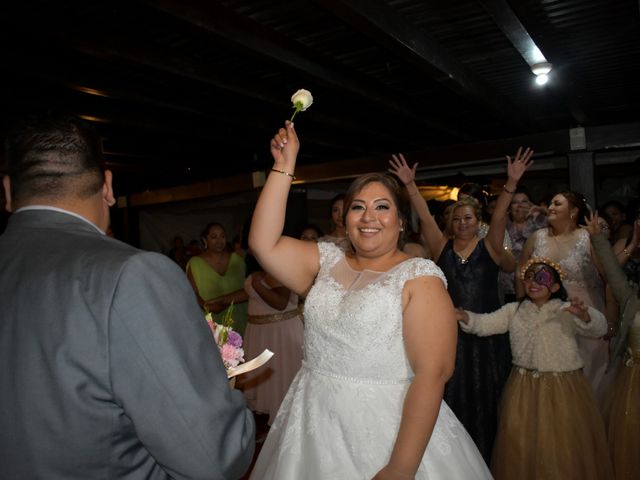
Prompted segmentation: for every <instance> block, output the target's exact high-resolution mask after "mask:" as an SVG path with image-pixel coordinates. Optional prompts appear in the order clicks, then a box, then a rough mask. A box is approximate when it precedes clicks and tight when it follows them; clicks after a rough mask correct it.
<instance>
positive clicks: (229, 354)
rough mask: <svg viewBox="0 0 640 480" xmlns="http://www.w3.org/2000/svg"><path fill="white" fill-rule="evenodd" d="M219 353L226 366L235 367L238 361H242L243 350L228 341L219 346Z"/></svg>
mask: <svg viewBox="0 0 640 480" xmlns="http://www.w3.org/2000/svg"><path fill="white" fill-rule="evenodd" d="M220 355H222V361H223V363H224V365H225V367H226V368H232V367H237V366H238V364H239V363H240V362H242V361H244V358H243V357H244V350H242V349H241V348H236V347H234V346H233V345H229V344H228V343H225V344H224V345H223V346H222V347H220Z"/></svg>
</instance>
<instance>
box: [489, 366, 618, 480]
mask: <svg viewBox="0 0 640 480" xmlns="http://www.w3.org/2000/svg"><path fill="white" fill-rule="evenodd" d="M492 471H493V475H494V476H495V478H496V480H560V479H562V480H565V479H580V480H608V479H611V478H613V471H612V467H611V461H610V458H609V451H608V448H607V439H606V435H605V427H604V422H603V420H602V417H601V415H600V413H599V410H598V407H597V405H596V401H595V399H594V396H593V393H592V390H591V387H590V386H589V384H588V382H587V381H586V379H585V378H584V376H583V375H582V371H581V370H574V371H572V372H562V373H554V372H545V373H540V372H533V371H531V370H526V369H523V368H519V367H514V368H513V369H512V370H511V375H510V376H509V379H508V380H507V383H506V385H505V388H504V391H503V394H502V400H501V405H500V420H499V422H498V433H497V436H496V443H495V447H494V452H493V462H492Z"/></svg>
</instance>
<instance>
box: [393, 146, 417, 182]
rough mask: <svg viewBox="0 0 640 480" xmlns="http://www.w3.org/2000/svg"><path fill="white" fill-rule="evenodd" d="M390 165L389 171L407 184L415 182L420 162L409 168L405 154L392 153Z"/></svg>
mask: <svg viewBox="0 0 640 480" xmlns="http://www.w3.org/2000/svg"><path fill="white" fill-rule="evenodd" d="M389 165H390V168H389V171H390V172H391V173H393V174H394V175H395V176H397V177H398V178H399V179H400V180H401V181H402V183H404V184H405V185H408V184H409V183H411V182H413V181H414V179H415V178H416V169H417V168H418V164H417V163H414V164H413V167H412V168H409V165H408V164H407V161H406V160H405V159H404V155H402V154H401V153H399V154H398V155H395V154H394V155H391V160H389Z"/></svg>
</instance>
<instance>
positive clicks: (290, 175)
mask: <svg viewBox="0 0 640 480" xmlns="http://www.w3.org/2000/svg"><path fill="white" fill-rule="evenodd" d="M271 171H272V172H277V173H281V174H282V175H286V176H288V177H291V178H292V179H293V180H295V179H296V176H295V175H294V174H293V173H289V172H285V171H284V170H278V169H276V168H272V169H271Z"/></svg>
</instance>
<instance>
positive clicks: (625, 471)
mask: <svg viewBox="0 0 640 480" xmlns="http://www.w3.org/2000/svg"><path fill="white" fill-rule="evenodd" d="M606 414H607V433H608V437H609V449H610V451H611V458H612V460H613V470H614V472H615V478H616V480H637V479H638V478H640V351H635V352H633V353H628V354H627V356H626V358H625V361H624V363H623V364H622V365H620V367H619V368H618V372H617V374H616V378H615V381H614V383H613V386H612V389H611V392H610V394H609V396H608V398H607V402H606Z"/></svg>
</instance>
